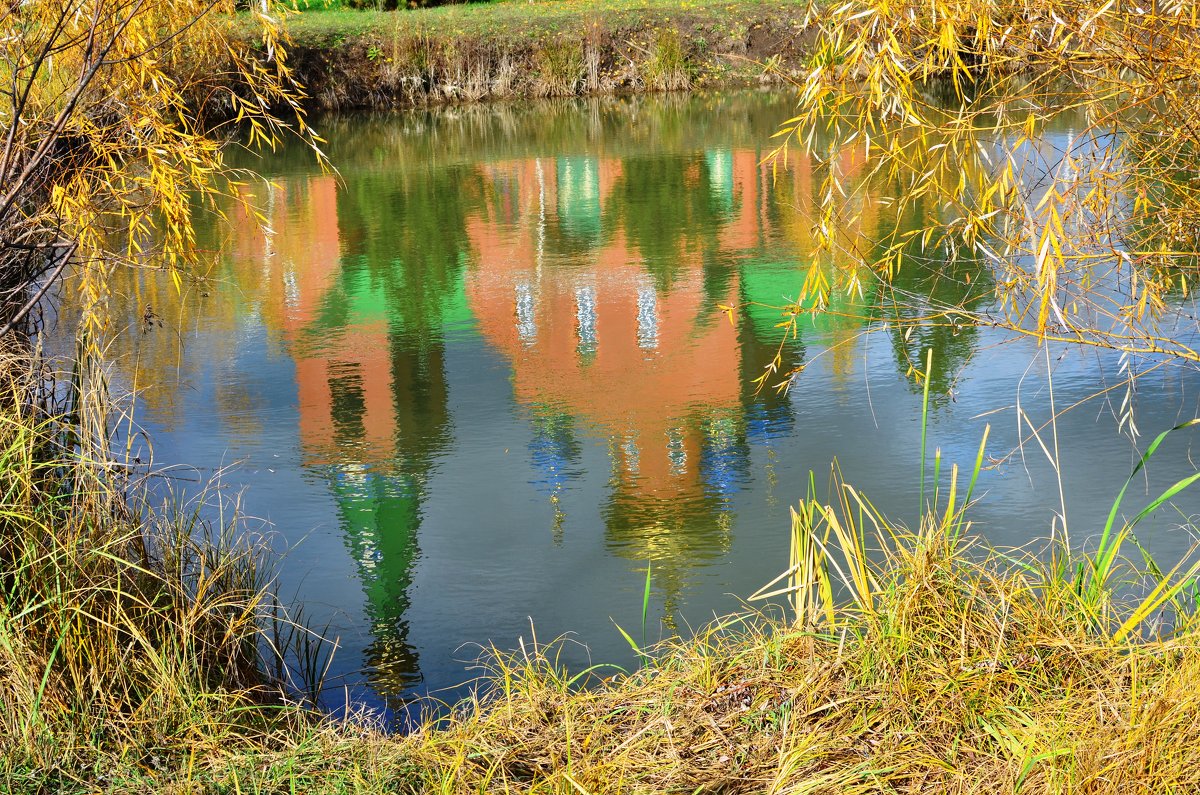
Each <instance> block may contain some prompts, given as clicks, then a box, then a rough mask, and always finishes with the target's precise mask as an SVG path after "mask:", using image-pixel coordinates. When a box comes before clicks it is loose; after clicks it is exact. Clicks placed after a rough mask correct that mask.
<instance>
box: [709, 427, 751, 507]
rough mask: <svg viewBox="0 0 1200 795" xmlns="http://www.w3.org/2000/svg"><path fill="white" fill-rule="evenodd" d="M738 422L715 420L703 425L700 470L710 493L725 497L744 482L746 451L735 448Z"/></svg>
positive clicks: (745, 478)
mask: <svg viewBox="0 0 1200 795" xmlns="http://www.w3.org/2000/svg"><path fill="white" fill-rule="evenodd" d="M737 437H738V428H737V420H736V419H735V418H733V417H715V418H713V419H712V420H710V421H709V422H708V423H706V428H705V434H704V446H703V448H702V450H701V458H700V471H701V472H702V474H703V478H704V485H705V486H706V488H707V490H708V491H709V493H710V494H712V495H713V496H716V497H720V498H723V499H725V498H728V497H730V496H732V495H733V494H735V493H737V492H738V491H741V489H742V486H743V485H744V484H745V482H746V480H747V475H748V473H747V471H746V466H745V464H746V461H745V458H746V456H745V452H744V451H743V450H741V449H739V446H738V438H737Z"/></svg>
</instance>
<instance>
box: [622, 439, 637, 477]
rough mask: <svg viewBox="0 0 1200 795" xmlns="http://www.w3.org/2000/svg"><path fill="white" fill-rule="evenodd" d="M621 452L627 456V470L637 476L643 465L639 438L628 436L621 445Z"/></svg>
mask: <svg viewBox="0 0 1200 795" xmlns="http://www.w3.org/2000/svg"><path fill="white" fill-rule="evenodd" d="M621 452H622V453H624V454H625V468H626V469H628V470H629V471H630V472H632V473H633V474H635V475H636V474H637V473H638V469H639V467H640V465H641V460H640V456H639V454H638V446H637V437H636V436H626V437H625V441H624V442H622V443H621Z"/></svg>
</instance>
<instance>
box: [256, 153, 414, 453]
mask: <svg viewBox="0 0 1200 795" xmlns="http://www.w3.org/2000/svg"><path fill="white" fill-rule="evenodd" d="M265 199H266V200H265V201H264V202H262V203H261V205H262V210H263V212H264V213H266V214H267V218H266V221H267V225H268V226H269V227H270V230H271V234H269V235H268V234H264V233H263V231H262V230H261V229H260V228H259V225H258V224H257V223H256V222H255V221H254V219H253V218H251V217H250V216H248V215H246V214H245V213H243V214H242V215H241V216H240V217H238V218H236V219H235V235H234V240H235V245H236V248H235V251H234V257H235V262H237V263H238V264H239V266H240V267H243V268H246V269H248V271H249V272H250V273H255V274H256V278H258V279H262V280H264V281H265V282H266V284H262V285H260V286H259V287H258V288H257V289H256V290H255V292H254V293H252V294H257V295H259V296H262V298H261V302H262V303H261V306H260V312H261V313H262V317H263V321H264V323H266V325H267V326H268V328H270V329H271V330H272V331H275V332H281V333H282V335H283V338H284V339H285V340H286V342H287V343H288V347H289V348H290V350H291V354H292V358H293V360H294V361H295V365H296V386H297V399H298V402H299V413H300V422H299V424H300V441H301V445H302V447H303V449H304V452H305V457H306V463H309V464H323V463H329V462H331V461H334V460H337V459H338V458H339V457H340V456H341V455H344V453H345V451H341V452H339V448H340V445H341V443H344V442H347V441H351V440H339V439H338V438H336V435H335V423H334V416H333V408H334V407H333V393H332V390H331V388H330V386H331V383H332V382H333V381H337V380H344V381H348V382H353V383H354V385H355V386H356V388H358V389H360V390H361V392H362V399H363V404H364V408H363V415H362V416H361V417H358V418H354V419H356V420H357V421H358V422H361V425H362V428H363V438H361V439H355V440H352V441H353V442H354V445H355V449H354V451H353V453H352V455H353V460H354V462H355V463H362V464H384V463H386V462H388V461H390V460H391V459H392V457H393V447H394V443H395V433H396V412H395V405H394V400H393V393H392V383H391V382H392V376H391V362H390V358H389V350H390V349H389V345H388V328H387V321H386V320H385V319H378V320H372V321H370V322H367V323H362V324H360V325H356V326H350V327H347V328H344V329H337V330H335V331H332V333H329V334H326V335H323V336H322V338H321V340H320V342H319V345H318V344H317V341H316V340H306V339H305V331H306V329H308V328H310V327H311V326H312V325H313V324H314V322H315V321H317V319H318V316H319V314H320V311H321V307H322V304H323V302H324V300H325V297H326V295H327V294H328V293H329V291H330V290H331V289H333V287H334V284H335V282H336V280H337V278H338V275H339V273H340V269H341V245H340V239H339V230H338V216H337V180H336V178H335V177H333V176H331V175H320V176H315V177H308V178H306V179H304V180H303V181H297V182H296V183H292V184H288V185H284V186H281V187H276V188H273V189H271V190H270V192H269V193H268V194H267V196H266V197H265ZM252 278H253V277H252Z"/></svg>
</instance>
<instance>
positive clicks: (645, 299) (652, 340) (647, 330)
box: [637, 286, 658, 350]
mask: <svg viewBox="0 0 1200 795" xmlns="http://www.w3.org/2000/svg"><path fill="white" fill-rule="evenodd" d="M637 307H638V315H637V328H638V330H637V335H638V345H639V346H640V347H642V348H643V349H645V350H654V349H655V348H657V347H658V293H657V292H655V290H654V288H653V287H649V286H647V287H639V288H638V297H637Z"/></svg>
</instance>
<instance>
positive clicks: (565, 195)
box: [557, 157, 600, 239]
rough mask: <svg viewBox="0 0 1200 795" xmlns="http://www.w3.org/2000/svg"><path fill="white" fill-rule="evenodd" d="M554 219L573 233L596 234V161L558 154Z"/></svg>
mask: <svg viewBox="0 0 1200 795" xmlns="http://www.w3.org/2000/svg"><path fill="white" fill-rule="evenodd" d="M557 168H558V218H559V221H561V222H562V225H563V228H564V229H565V230H566V231H568V232H570V233H571V234H573V235H577V236H579V237H582V238H588V239H595V238H598V237H599V236H600V161H599V160H597V159H596V158H594V157H560V158H558V161H557Z"/></svg>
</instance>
